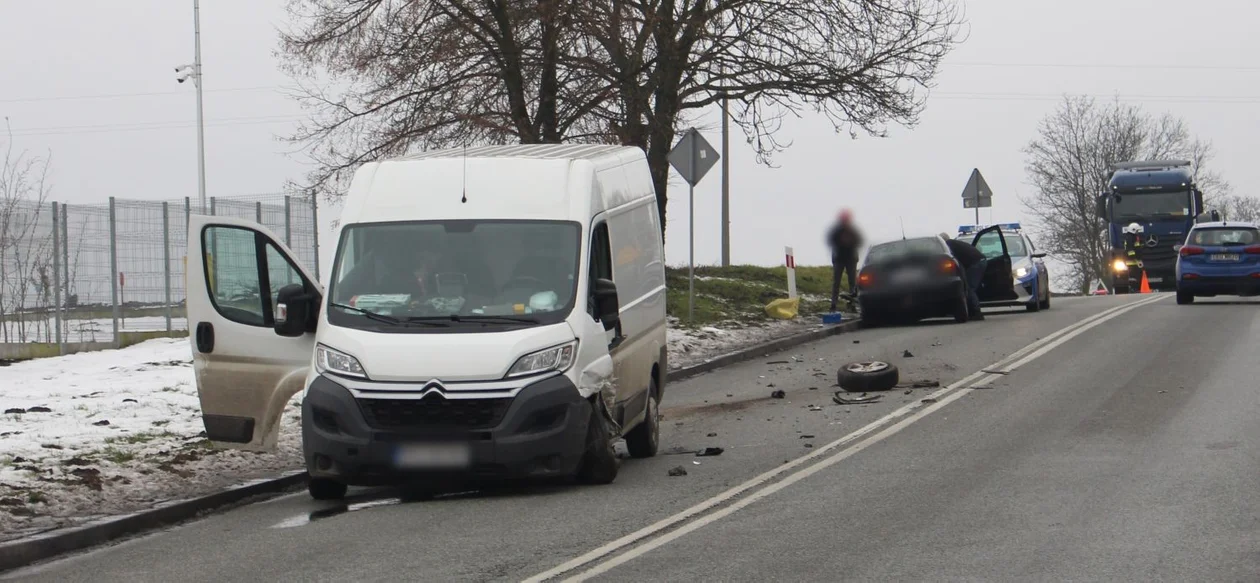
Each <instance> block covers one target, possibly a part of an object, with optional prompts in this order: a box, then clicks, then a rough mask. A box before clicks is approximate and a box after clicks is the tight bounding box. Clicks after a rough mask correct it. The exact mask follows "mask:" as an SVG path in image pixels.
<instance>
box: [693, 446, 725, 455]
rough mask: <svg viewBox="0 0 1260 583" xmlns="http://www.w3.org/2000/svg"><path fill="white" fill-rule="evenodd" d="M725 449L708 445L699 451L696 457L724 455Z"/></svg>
mask: <svg viewBox="0 0 1260 583" xmlns="http://www.w3.org/2000/svg"><path fill="white" fill-rule="evenodd" d="M723 451H725V450H723V449H722V448H720V447H706V448H704V449H702V450H700V451H697V452H696V457H712V456H717V455H722V452H723Z"/></svg>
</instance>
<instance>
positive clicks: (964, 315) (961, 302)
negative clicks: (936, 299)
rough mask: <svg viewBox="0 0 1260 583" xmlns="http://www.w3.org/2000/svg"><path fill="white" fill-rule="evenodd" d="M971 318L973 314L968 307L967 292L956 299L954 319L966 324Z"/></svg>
mask: <svg viewBox="0 0 1260 583" xmlns="http://www.w3.org/2000/svg"><path fill="white" fill-rule="evenodd" d="M970 319H971V314H970V312H969V310H968V309H967V294H966V293H962V294H959V295H958V299H956V300H954V321H955V322H958V323H959V324H966V323H967V320H970Z"/></svg>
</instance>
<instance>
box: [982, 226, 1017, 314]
mask: <svg viewBox="0 0 1260 583" xmlns="http://www.w3.org/2000/svg"><path fill="white" fill-rule="evenodd" d="M971 244H972V245H974V246H975V248H976V249H979V250H980V252H981V253H983V254H984V256H985V258H986V259H988V260H989V264H988V266H987V267H985V269H984V279H983V280H982V283H981V284H980V289H978V290H976V295H978V296H980V301H981V302H989V301H995V300H1008V299H1012V298H1014V297H1015V280H1014V279H1013V278H1012V276H1011V251H1010V249H1009V248H1008V247H1007V246H1006V237H1005V236H1003V235H1002V227H1000V226H993V227H989V228H987V229H984V230H983V231H980V232H979V233H976V237H975V239H972V241H971Z"/></svg>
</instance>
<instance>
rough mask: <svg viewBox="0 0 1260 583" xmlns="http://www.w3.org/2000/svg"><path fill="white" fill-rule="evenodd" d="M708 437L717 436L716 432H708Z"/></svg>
mask: <svg viewBox="0 0 1260 583" xmlns="http://www.w3.org/2000/svg"><path fill="white" fill-rule="evenodd" d="M708 437H717V434H716V433H710V434H709V435H708Z"/></svg>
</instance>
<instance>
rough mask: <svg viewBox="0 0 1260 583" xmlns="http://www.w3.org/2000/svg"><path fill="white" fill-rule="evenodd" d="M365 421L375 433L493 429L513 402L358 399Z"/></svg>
mask: <svg viewBox="0 0 1260 583" xmlns="http://www.w3.org/2000/svg"><path fill="white" fill-rule="evenodd" d="M358 401H359V409H360V410H362V411H363V418H364V420H366V421H367V424H368V425H369V426H371V427H372V428H374V429H394V430H407V429H433V428H457V429H490V428H492V427H495V426H496V425H498V424H499V422H500V421H502V420H503V415H504V414H506V413H507V410H508V407H509V406H511V404H512V399H447V398H444V397H441V396H438V395H435V394H432V393H430V394H429V395H428V396H426V397H425V398H423V399H419V400H416V399H359V400H358Z"/></svg>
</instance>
